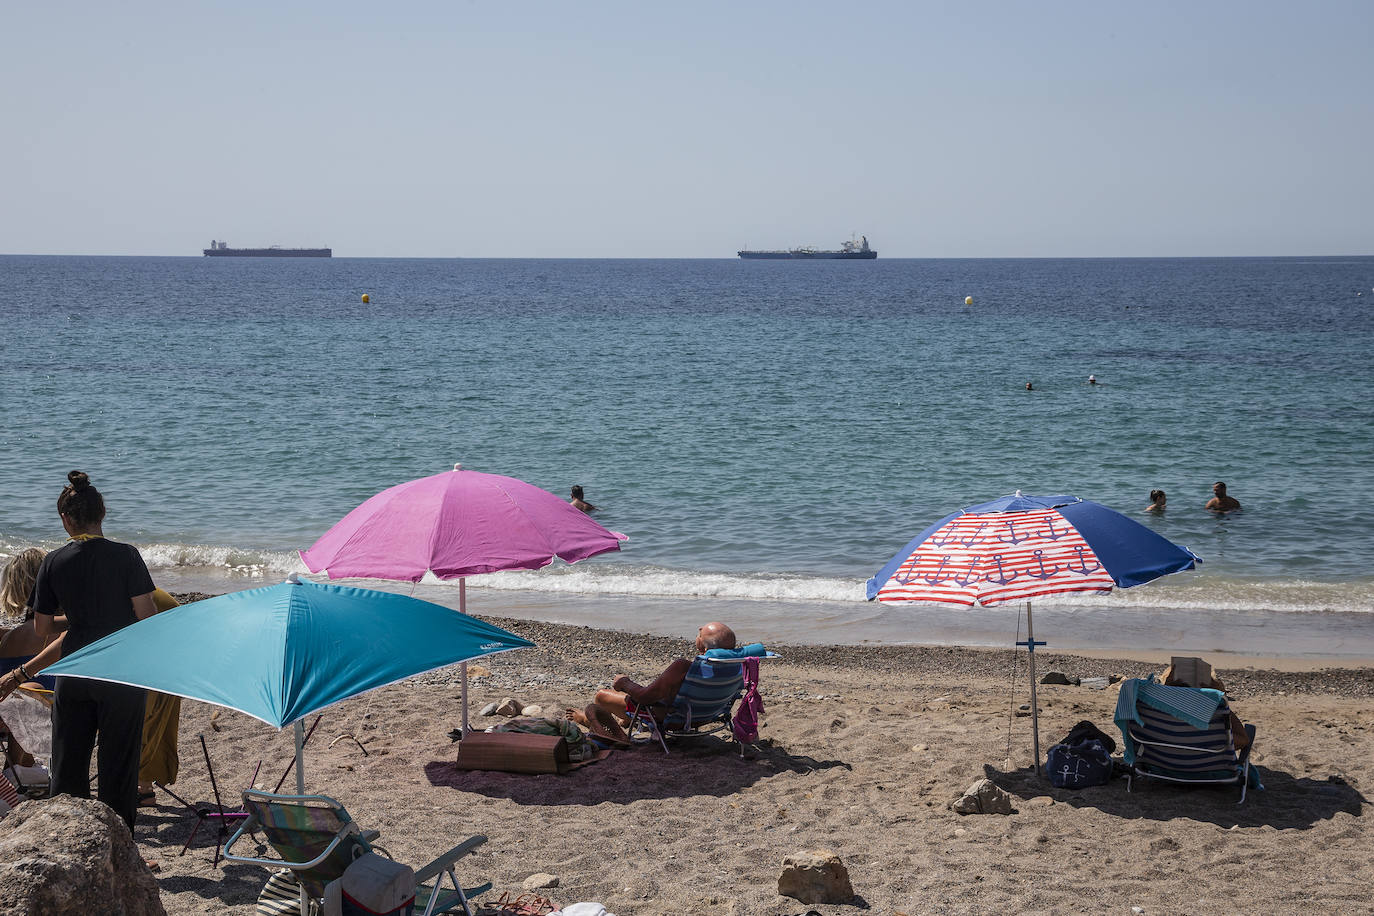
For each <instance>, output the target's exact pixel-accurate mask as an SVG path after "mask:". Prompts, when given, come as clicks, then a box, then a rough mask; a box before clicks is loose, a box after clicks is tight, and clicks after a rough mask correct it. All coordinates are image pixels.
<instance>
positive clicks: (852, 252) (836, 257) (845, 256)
mask: <svg viewBox="0 0 1374 916" xmlns="http://www.w3.org/2000/svg"><path fill="white" fill-rule="evenodd" d="M860 238H861V239H862V241H860V242H856V241H854V240H853V239H851V240H849V241H848V242H841V243H840V250H839V251H817V250H816V249H815V248H792V249H789V250H787V251H749V250H747V249H746V250H744V251H740V252H738V254H739V256H740V257H742V258H766V259H770V260H808V259H813V260H831V261H871V260H873V259H874V258H876V257H877V256H878V252H876V251H874V250H873V249H872V248H869V247H868V236H866V235H864V236H860Z"/></svg>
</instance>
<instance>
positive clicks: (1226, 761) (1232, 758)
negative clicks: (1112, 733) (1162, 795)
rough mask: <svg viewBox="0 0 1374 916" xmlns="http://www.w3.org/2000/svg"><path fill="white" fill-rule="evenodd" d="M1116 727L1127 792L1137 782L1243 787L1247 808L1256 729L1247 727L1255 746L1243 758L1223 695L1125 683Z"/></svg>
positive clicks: (1135, 681)
mask: <svg viewBox="0 0 1374 916" xmlns="http://www.w3.org/2000/svg"><path fill="white" fill-rule="evenodd" d="M1115 718H1116V723H1117V725H1118V726H1120V728H1121V734H1122V737H1123V738H1124V739H1125V741H1124V745H1125V747H1124V752H1125V753H1124V760H1125V763H1126V765H1127V767H1128V771H1127V776H1126V791H1128V792H1129V791H1131V784H1132V780H1133V779H1134V778H1136V777H1144V778H1150V779H1160V780H1164V781H1166V782H1174V783H1190V784H1211V785H1236V784H1239V785H1240V802H1239V803H1238V804H1243V803H1244V802H1245V793H1246V789H1247V788H1248V785H1249V782H1250V779H1251V775H1250V751H1251V749H1252V748H1253V747H1254V746H1255V727H1254V726H1253V725H1247V726H1245V730H1246V733H1247V734H1248V735H1249V736H1250V743H1249V744H1248V745H1246V747H1245V749H1244V750H1243V751H1241V752H1240V753H1239V754H1237V753H1236V747H1235V743H1234V740H1233V738H1232V735H1231V710H1230V708H1229V707H1228V706H1227V705H1226V697H1225V695H1224V694H1222V693H1221V692H1220V691H1216V690H1208V689H1205V688H1201V687H1169V686H1165V685H1163V684H1159V683H1156V682H1155V681H1153V680H1152V679H1151V680H1145V679H1142V678H1133V679H1131V680H1129V681H1125V682H1123V683H1122V694H1121V697H1120V698H1119V700H1118V702H1117V711H1116V716H1115Z"/></svg>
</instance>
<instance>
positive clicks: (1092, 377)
mask: <svg viewBox="0 0 1374 916" xmlns="http://www.w3.org/2000/svg"><path fill="white" fill-rule="evenodd" d="M1088 384H1089V385H1096V384H1097V376H1095V375H1090V376H1088Z"/></svg>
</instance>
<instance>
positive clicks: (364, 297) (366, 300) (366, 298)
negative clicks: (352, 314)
mask: <svg viewBox="0 0 1374 916" xmlns="http://www.w3.org/2000/svg"><path fill="white" fill-rule="evenodd" d="M363 301H364V302H371V301H372V297H371V296H369V295H368V294H367V293H363Z"/></svg>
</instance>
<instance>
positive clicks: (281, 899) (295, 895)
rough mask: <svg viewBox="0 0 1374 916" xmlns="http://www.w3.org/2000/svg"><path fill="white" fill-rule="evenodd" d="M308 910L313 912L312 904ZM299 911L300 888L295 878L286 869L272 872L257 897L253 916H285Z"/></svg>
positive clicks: (313, 906)
mask: <svg viewBox="0 0 1374 916" xmlns="http://www.w3.org/2000/svg"><path fill="white" fill-rule="evenodd" d="M310 909H311V912H314V911H315V905H314V904H313V902H312V904H311V907H310ZM300 911H301V886H300V885H299V884H297V883H296V876H295V875H293V874H292V873H291V870H290V869H286V868H284V869H282V870H281V871H279V872H273V874H272V877H270V878H268V879H267V884H265V885H264V886H263V889H262V893H261V894H259V895H258V903H257V906H256V907H254V909H253V912H254V914H255V916H287V914H290V913H297V914H298V913H300Z"/></svg>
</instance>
